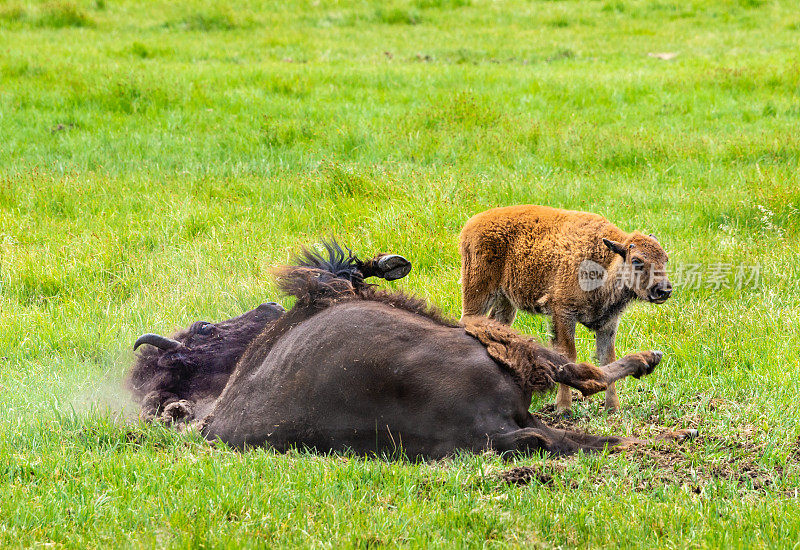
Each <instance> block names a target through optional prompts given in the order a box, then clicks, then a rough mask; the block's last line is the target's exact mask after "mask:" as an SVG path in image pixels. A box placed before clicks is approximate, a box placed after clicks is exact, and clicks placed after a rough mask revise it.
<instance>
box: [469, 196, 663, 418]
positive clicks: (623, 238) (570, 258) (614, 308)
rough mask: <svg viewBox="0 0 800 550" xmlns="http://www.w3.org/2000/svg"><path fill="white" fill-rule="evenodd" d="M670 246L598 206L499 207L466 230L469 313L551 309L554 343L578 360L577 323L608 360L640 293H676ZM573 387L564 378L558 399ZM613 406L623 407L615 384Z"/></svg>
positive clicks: (567, 399) (565, 401)
mask: <svg viewBox="0 0 800 550" xmlns="http://www.w3.org/2000/svg"><path fill="white" fill-rule="evenodd" d="M666 263H667V254H666V252H664V249H663V248H661V245H659V244H658V241H656V239H655V237H654V236H653V235H650V236H647V235H643V234H641V233H639V232H638V231H634V232H633V233H626V232H624V231H622V230H621V229H619V228H617V227H616V226H614V225H612V224H611V223H610V222H609V221H608V220H606V219H605V218H603V217H602V216H598V215H597V214H590V213H588V212H576V211H571V210H561V209H557V208H550V207H547V206H533V205H524V206H509V207H505V208H494V209H492V210H487V211H486V212H482V213H480V214H477V215H475V216H473V217H472V218H471V219H470V220H469V221H467V223H466V224H465V225H464V229H462V231H461V284H462V298H463V310H462V318H464V317H467V316H471V315H485V314H489V316H490V317H492V318H494V319H496V320H497V321H500V322H502V323H505V324H508V325H510V324H511V323H512V322H513V321H514V315H515V314H516V310H517V309H522V310H523V311H527V312H530V313H541V314H546V315H549V316H550V317H551V319H552V330H553V343H554V345H555V347H556V348H558V349H559V350H560V351H561V352H562V353H563V354H564V355H565V356H566V357H567V358H568V359H569V360H570V361H573V362H574V361H575V360H576V355H577V354H576V352H575V324H576V323H581V324H582V325H584V326H586V327H587V328H589V329H590V330H592V331H594V332H595V337H596V346H597V358H598V360H599V362H600V363H601V364H602V365H607V364H609V363H611V362H613V361H614V360H615V359H616V354H615V351H614V339H615V337H616V333H617V325H618V324H619V318H620V316H621V315H622V312H623V311H624V309H625V307H626V306H627V305H628V303H629V302H630V301H631V300H633V299H636V298H638V299H640V300H645V301H648V302H653V303H656V304H661V303H663V302H665V301H666V300H667V298H669V296H670V294H671V293H672V285H671V284H670V282H669V280H668V279H667V276H666V272H665V268H666ZM571 404H572V394H571V392H570V389H569V388H568V387H567V386H564V385H563V384H562V385H559V389H558V397H557V398H556V406H557V408H558V410H567V409H569V407H570V405H571ZM605 405H606V408H607V409H611V410H616V409H617V408H618V407H619V399H618V397H617V392H616V388H615V386H614V385H613V384H611V385H609V387H608V389H607V390H606V399H605Z"/></svg>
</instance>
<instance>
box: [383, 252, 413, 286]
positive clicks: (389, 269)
mask: <svg viewBox="0 0 800 550" xmlns="http://www.w3.org/2000/svg"><path fill="white" fill-rule="evenodd" d="M410 271H411V262H409V261H408V260H406V259H405V258H403V257H402V256H400V255H398V254H387V255H386V256H383V257H382V258H381V259H380V260H378V265H377V272H378V273H377V275H378V277H381V278H383V279H386V280H387V281H395V280H397V279H402V278H403V277H405V276H406V275H408V274H409V272H410Z"/></svg>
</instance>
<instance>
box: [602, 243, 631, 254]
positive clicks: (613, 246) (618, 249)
mask: <svg viewBox="0 0 800 550" xmlns="http://www.w3.org/2000/svg"><path fill="white" fill-rule="evenodd" d="M603 244H604V245H606V246H607V247H608V249H609V250H611V251H612V252H614V253H615V254H619V255H620V256H622V257H623V258H625V257H626V256H627V255H628V251H627V250H626V249H625V247H624V246H623V245H622V244H621V243H618V242H616V241H612V240H611V239H603Z"/></svg>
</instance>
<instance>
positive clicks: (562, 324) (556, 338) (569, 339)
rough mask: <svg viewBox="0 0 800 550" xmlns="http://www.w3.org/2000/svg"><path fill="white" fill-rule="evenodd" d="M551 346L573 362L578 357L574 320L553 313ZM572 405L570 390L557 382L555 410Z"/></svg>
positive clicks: (564, 408) (561, 409)
mask: <svg viewBox="0 0 800 550" xmlns="http://www.w3.org/2000/svg"><path fill="white" fill-rule="evenodd" d="M553 347H555V348H556V350H558V352H559V353H561V354H562V355H563V356H564V357H566V358H567V359H569V361H570V362H572V363H574V362H575V359H577V357H578V353H577V352H576V351H575V321H574V320H571V319H569V318H567V317H563V316H560V315H553ZM571 406H572V391H571V390H570V389H569V387H568V386H566V385H564V384H559V386H558V394H557V395H556V410H557V411H558V412H564V411H568V410H569V409H570V407H571Z"/></svg>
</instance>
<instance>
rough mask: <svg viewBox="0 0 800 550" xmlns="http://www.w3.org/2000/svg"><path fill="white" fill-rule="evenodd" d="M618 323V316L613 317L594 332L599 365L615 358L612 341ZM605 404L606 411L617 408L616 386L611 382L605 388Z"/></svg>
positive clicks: (608, 362)
mask: <svg viewBox="0 0 800 550" xmlns="http://www.w3.org/2000/svg"><path fill="white" fill-rule="evenodd" d="M618 325H619V318H616V319H613V320H612V321H611V322H610V323H609V324H608V325H606V326H605V327H603V328H601V329H600V330H598V331H597V332H596V333H595V344H596V350H597V361H598V362H599V363H600V365H608V364H610V363H613V362H614V361H616V360H617V354H616V351H615V350H614V341H615V340H616V338H617V326H618ZM605 406H606V410H607V411H616V410H618V409H619V397H617V386H616V384H614V383H613V382H612V383H611V384H609V385H608V388H606V400H605Z"/></svg>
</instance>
